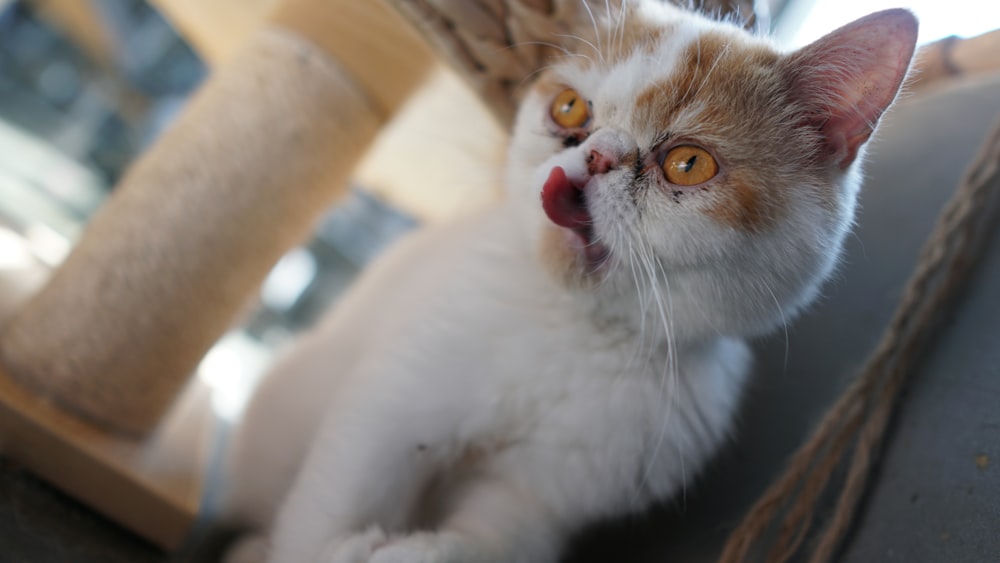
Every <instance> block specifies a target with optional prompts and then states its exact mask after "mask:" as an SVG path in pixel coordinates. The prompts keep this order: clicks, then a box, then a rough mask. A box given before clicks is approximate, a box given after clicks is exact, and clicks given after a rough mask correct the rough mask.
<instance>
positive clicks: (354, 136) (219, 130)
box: [0, 0, 430, 436]
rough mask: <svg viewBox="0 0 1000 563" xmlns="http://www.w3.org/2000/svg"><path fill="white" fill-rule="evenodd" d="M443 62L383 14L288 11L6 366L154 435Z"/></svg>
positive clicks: (217, 79)
mask: <svg viewBox="0 0 1000 563" xmlns="http://www.w3.org/2000/svg"><path fill="white" fill-rule="evenodd" d="M317 24H318V25H317ZM348 61H349V62H348ZM429 64H430V56H429V54H428V52H427V51H426V50H425V48H424V47H423V46H422V44H421V43H420V42H419V40H418V39H417V38H416V37H415V36H414V35H411V33H410V32H409V31H408V30H407V29H406V28H405V27H404V26H403V25H402V23H401V21H400V20H399V19H398V16H395V15H394V14H393V13H391V12H389V11H388V9H386V8H385V7H384V6H382V5H381V4H379V3H375V2H364V3H360V2H353V1H351V0H342V1H324V2H314V1H311V0H290V1H288V2H287V3H285V4H282V5H280V6H279V7H278V9H277V11H276V12H275V15H274V18H273V23H272V25H271V26H269V27H268V28H266V29H264V30H263V31H260V32H258V33H257V34H256V35H255V36H254V37H253V38H252V40H251V41H250V42H249V44H248V45H247V46H246V47H245V49H244V50H243V52H242V53H241V54H240V55H238V56H237V57H235V58H234V59H233V60H232V61H230V62H228V63H227V64H226V65H223V66H222V67H221V68H220V69H218V70H217V71H216V72H214V73H213V75H212V76H211V77H210V79H209V80H208V82H207V83H206V84H205V85H204V86H203V87H202V89H201V91H200V92H199V93H198V94H197V95H196V96H195V98H194V99H193V100H192V101H191V103H190V104H189V106H188V107H187V108H186V110H185V111H184V113H183V115H182V116H181V117H180V118H179V119H178V121H177V122H176V123H175V124H174V125H173V126H172V127H171V129H170V130H169V131H168V132H167V133H166V134H165V135H164V136H163V138H162V139H160V140H159V141H158V142H157V143H156V145H155V146H154V147H153V148H152V149H151V150H150V151H149V152H148V153H147V154H145V155H144V156H143V157H142V158H141V159H140V161H139V162H138V163H136V165H135V166H134V167H133V168H132V170H131V171H130V172H129V173H128V175H127V176H126V177H125V179H124V181H123V182H122V184H121V185H120V186H119V187H118V188H117V189H116V192H115V194H114V195H113V197H112V198H111V199H110V200H109V201H108V203H107V204H106V205H105V207H104V208H103V209H102V210H101V211H100V212H99V213H98V215H97V216H95V217H94V218H93V220H92V221H91V223H90V225H88V227H87V230H86V231H85V233H84V235H83V237H82V238H81V240H80V241H79V243H78V245H77V247H76V248H75V249H74V251H73V253H72V254H71V255H70V257H69V258H68V259H67V261H66V263H65V264H63V265H62V267H60V268H59V270H58V271H57V272H56V273H55V275H54V276H53V278H52V280H51V282H50V283H49V284H48V285H47V286H46V287H45V288H44V289H43V291H41V293H40V294H39V295H37V296H36V297H35V299H33V300H32V301H31V302H29V303H28V304H27V305H26V306H25V307H24V308H23V309H22V310H21V311H19V312H18V314H17V315H16V316H15V317H14V318H13V319H12V321H11V322H10V323H9V325H8V326H7V327H6V328H5V329H4V331H3V333H2V335H0V354H2V358H3V362H4V365H5V366H6V368H7V370H8V371H9V372H10V373H11V374H12V375H13V376H14V377H15V378H16V379H17V380H18V381H19V382H21V383H22V384H24V385H25V386H26V387H28V388H30V389H33V390H35V391H36V392H38V393H40V394H42V395H43V396H46V397H49V398H51V399H53V400H54V401H55V402H56V403H57V404H59V405H61V406H62V407H64V408H66V409H68V410H70V411H72V412H75V413H77V414H79V415H82V416H83V417H85V418H86V419H88V420H90V421H92V422H95V423H97V424H99V425H100V426H102V427H104V428H106V429H109V430H112V431H115V432H118V433H124V434H128V435H134V436H139V435H143V434H146V433H147V432H149V431H150V430H151V429H152V428H153V427H154V426H155V425H156V423H157V422H158V421H159V420H160V417H161V416H162V414H163V413H164V411H165V410H166V409H167V407H168V406H169V405H170V404H171V403H172V401H173V399H174V397H175V395H176V394H177V392H178V391H179V390H180V388H181V387H182V386H183V385H184V383H185V382H186V381H187V378H188V376H189V374H190V373H191V372H192V371H193V370H194V368H195V367H196V366H197V363H198V361H199V360H200V359H201V357H202V355H203V354H204V353H205V352H206V351H207V350H208V348H209V347H210V346H211V344H212V343H213V342H214V341H215V340H216V338H218V336H219V335H221V334H222V332H224V331H225V329H226V328H227V327H228V326H229V324H230V323H231V322H232V321H233V318H234V317H235V315H236V313H237V312H238V311H239V310H240V308H241V306H242V305H243V304H244V303H246V302H247V300H248V298H249V297H250V296H251V295H252V293H253V292H254V291H255V290H256V289H257V287H258V286H259V284H260V283H261V281H262V280H263V278H264V276H265V275H266V274H267V272H268V270H269V269H270V268H271V266H272V265H273V264H274V263H275V262H276V261H277V259H278V258H279V257H280V256H281V254H282V253H283V252H285V251H286V250H287V249H288V248H290V247H291V246H292V245H294V244H295V243H297V242H299V241H301V240H303V239H304V238H305V237H306V236H307V235H308V234H309V233H310V231H311V227H312V225H313V224H314V222H315V220H316V219H317V218H318V216H319V215H320V214H321V213H322V212H323V210H324V209H325V208H326V207H327V206H328V205H329V204H330V203H331V201H332V200H333V199H335V198H336V196H337V195H338V194H340V193H342V192H343V187H344V185H345V184H346V180H347V176H348V175H349V173H350V172H351V170H352V168H353V166H354V164H355V163H356V162H357V160H358V159H359V158H360V157H361V155H362V154H363V152H364V150H365V149H366V148H367V146H368V145H369V143H370V142H371V141H372V139H373V138H374V137H375V134H376V132H377V131H378V128H379V126H380V125H381V123H382V122H383V121H384V120H385V119H386V118H387V116H388V115H390V114H391V113H392V112H393V111H394V110H395V109H396V108H397V107H398V105H399V104H400V103H402V101H403V100H404V99H405V98H406V96H407V95H408V94H409V93H410V92H411V91H412V90H413V89H414V88H415V87H416V86H417V85H418V84H419V82H420V80H421V79H422V76H423V74H424V72H425V70H426V69H427V68H428V67H429ZM375 70H385V71H386V72H385V73H378V72H375Z"/></svg>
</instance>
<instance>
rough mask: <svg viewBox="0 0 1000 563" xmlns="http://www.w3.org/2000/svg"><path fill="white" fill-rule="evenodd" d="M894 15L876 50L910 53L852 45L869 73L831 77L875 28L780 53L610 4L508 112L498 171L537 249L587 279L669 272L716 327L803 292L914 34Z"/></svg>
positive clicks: (788, 306) (846, 215)
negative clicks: (592, 31) (871, 57)
mask: <svg viewBox="0 0 1000 563" xmlns="http://www.w3.org/2000/svg"><path fill="white" fill-rule="evenodd" d="M907 18H908V19H907ZM889 20H890V21H889V22H888V23H889V24H891V25H892V26H895V28H900V27H902V28H903V31H902V32H898V33H896V35H897V36H903V37H902V39H900V40H898V41H895V42H890V43H891V44H889V45H888V46H882V47H881V48H875V51H876V52H877V54H878V55H879V56H880V57H882V56H884V55H885V52H886V51H890V52H892V53H896V52H900V51H902V52H901V53H900V54H896V55H895V56H894V58H892V60H897V59H898V60H900V61H902V62H901V63H898V64H895V65H894V66H893V65H884V64H883V67H882V68H889V67H890V66H891V69H890V70H891V72H889V71H881V70H876V72H874V74H873V73H872V72H869V70H871V69H870V68H869V67H868V66H865V64H864V62H863V61H862V62H861V63H860V66H859V65H858V63H856V61H850V64H851V65H854V66H852V67H851V69H850V72H856V73H857V74H858V76H859V77H860V78H858V79H856V80H854V82H858V80H860V81H861V82H860V83H858V84H854V83H853V82H851V81H843V80H840V82H838V83H837V84H832V85H830V86H829V87H827V88H825V89H824V88H823V86H822V85H820V84H816V83H815V82H816V81H817V80H822V79H823V78H824V77H829V76H838V73H839V74H840V75H844V74H845V73H844V72H841V71H839V70H837V69H831V68H829V66H828V65H830V64H834V63H838V64H843V63H844V61H845V60H846V58H847V56H849V55H853V54H854V53H855V52H856V51H857V50H858V49H860V48H867V49H871V48H872V45H871V43H872V42H873V41H874V40H873V39H872V37H871V33H867V32H868V31H870V29H868V28H865V29H862V32H865V33H861V32H853V33H851V32H848V33H846V35H844V34H842V35H844V36H841V37H834V38H833V39H832V40H827V39H826V38H824V40H827V43H820V42H817V44H815V45H814V46H810V47H807V48H806V49H804V50H803V51H800V52H798V53H794V54H787V55H786V54H780V53H779V52H778V51H777V50H775V49H774V47H772V46H771V44H770V43H769V42H767V41H765V40H762V39H758V38H754V37H752V36H750V35H749V34H747V33H745V32H743V31H742V30H739V29H737V28H735V27H732V26H728V25H722V24H718V23H714V22H709V21H707V20H704V19H702V18H700V17H697V16H693V15H691V14H687V13H684V12H682V11H680V10H677V9H675V8H672V7H670V6H669V5H665V4H660V3H655V5H649V6H646V5H643V6H641V7H639V8H637V9H633V10H630V11H629V12H628V14H627V16H625V17H623V18H613V21H610V22H609V24H608V25H609V28H608V30H607V31H602V32H601V34H600V36H601V42H600V51H599V52H598V50H597V49H595V50H593V51H590V50H587V49H581V50H580V51H579V53H580V56H574V57H568V58H567V60H565V61H564V62H562V63H560V64H559V65H557V66H555V67H553V68H552V69H550V70H548V71H546V72H545V74H544V75H543V76H542V77H541V78H540V79H539V80H538V81H537V82H536V84H535V85H534V87H533V88H532V89H531V90H530V92H529V93H528V94H527V96H526V98H525V100H524V102H523V104H522V108H521V111H520V113H519V116H518V120H517V123H516V127H515V135H514V140H513V143H512V146H511V151H510V168H509V182H508V183H509V188H510V190H511V191H512V192H513V197H515V198H517V200H519V201H520V202H522V204H523V205H524V214H525V216H526V217H527V218H528V220H529V222H530V224H531V229H532V230H533V232H534V235H535V240H534V243H535V244H536V245H537V249H538V252H539V256H540V258H541V260H542V261H543V263H544V264H545V265H546V267H547V268H549V269H550V270H551V271H552V272H553V273H554V274H555V275H556V276H557V277H558V278H559V279H560V280H561V281H562V282H563V283H567V284H569V285H571V286H574V287H577V288H581V289H584V290H586V291H593V292H600V291H602V289H603V288H610V289H608V291H618V290H620V289H621V288H622V287H626V288H627V287H633V288H635V290H637V291H638V292H641V291H642V288H643V287H650V286H652V285H661V284H670V283H671V282H673V283H674V284H675V285H676V286H678V287H677V288H676V289H675V291H682V292H685V298H688V297H690V298H694V299H695V300H701V301H702V303H700V304H699V307H700V311H699V312H700V313H701V314H702V315H704V316H706V317H707V318H706V320H707V322H708V323H709V324H712V325H713V326H715V327H716V328H717V329H723V330H729V329H730V328H732V329H733V330H738V331H741V332H756V331H760V330H768V329H769V328H770V327H771V326H773V325H774V324H775V323H777V322H779V320H780V319H779V317H781V316H783V315H787V314H790V313H791V312H792V311H794V310H795V309H797V308H799V307H800V306H801V305H802V304H803V303H804V302H806V301H807V300H809V299H811V297H812V296H813V295H814V293H815V291H816V289H817V288H818V285H819V283H820V282H821V281H822V279H824V278H825V277H826V276H827V275H828V274H829V272H830V270H831V269H832V267H833V265H834V262H835V259H836V256H837V254H838V252H839V249H840V246H841V242H842V240H843V238H844V235H845V233H846V232H847V229H848V228H849V226H850V223H851V221H852V217H853V213H854V207H855V200H856V195H857V190H858V181H857V176H858V174H857V170H856V168H857V167H856V162H857V160H858V159H857V156H858V154H859V152H860V151H861V150H862V147H863V144H864V142H865V141H866V140H867V138H868V135H869V134H870V132H871V127H870V124H871V123H873V122H874V121H875V120H877V118H878V116H879V115H880V114H881V113H882V111H884V109H885V107H886V106H887V105H888V103H889V102H891V100H892V99H893V97H894V95H895V92H896V89H897V88H898V86H899V83H900V81H901V80H902V77H903V75H904V74H905V71H906V68H907V65H908V63H909V57H910V55H911V54H912V49H913V46H912V42H913V41H914V40H915V25H913V26H911V27H912V33H909V34H908V33H907V29H908V28H907V27H906V24H907V23H908V22H909V23H912V16H910V15H909V14H908V13H906V12H899V13H897V14H896V15H895V16H894V17H890V18H889ZM876 24H885V22H876ZM871 25H873V24H869V28H870V27H871ZM895 28H894V29H895ZM845 29H847V28H845ZM889 35H890V36H891V35H893V34H892V33H890V34H889ZM855 36H857V37H860V39H859V38H856V37H855ZM911 36H912V37H911ZM824 40H821V42H822V41H824ZM590 41H591V43H594V46H595V47H596V46H597V45H598V41H597V40H596V38H591V39H590ZM852 42H853V43H852ZM859 42H861V43H864V45H861V46H859V45H856V43H859ZM907 42H909V48H908V50H907V48H906V43H907ZM845 45H846V46H847V47H844V46H845ZM900 45H902V47H900ZM588 49H589V48H588ZM904 59H905V60H904ZM880 64H881V63H880ZM865 81H867V82H865ZM845 84H846V86H845ZM845 88H846V89H847V90H848V92H846V93H844V92H842V90H844V89H845ZM866 88H867V90H865V89H866ZM879 88H881V89H882V92H881V93H880V94H879V95H878V96H876V97H877V98H878V99H877V100H875V101H874V102H873V101H871V96H868V95H867V94H865V93H864V92H862V93H860V94H858V93H855V92H854V90H859V91H861V90H865V91H871V90H873V89H875V90H878V89H879ZM866 96H867V97H866ZM859 100H861V102H859ZM845 105H849V106H850V107H841V106H845ZM838 112H839V113H838ZM839 114H843V116H842V117H838V115H839ZM838 119H839V121H838ZM858 123H861V124H863V125H864V127H859V126H858ZM776 304H777V305H778V306H777V307H776V306H775V305H776ZM715 308H718V309H719V311H715V310H714V309H715ZM781 310H784V312H782V311H781Z"/></svg>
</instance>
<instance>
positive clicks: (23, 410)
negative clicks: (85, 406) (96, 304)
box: [0, 371, 202, 550]
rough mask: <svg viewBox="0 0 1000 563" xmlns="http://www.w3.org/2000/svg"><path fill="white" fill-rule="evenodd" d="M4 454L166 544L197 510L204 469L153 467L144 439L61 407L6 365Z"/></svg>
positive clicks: (0, 387)
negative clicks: (146, 460)
mask: <svg viewBox="0 0 1000 563" xmlns="http://www.w3.org/2000/svg"><path fill="white" fill-rule="evenodd" d="M0 453H2V454H3V455H4V456H6V457H9V458H11V459H13V460H14V461H16V462H18V463H20V464H22V465H24V466H25V467H27V468H28V469H30V470H32V471H34V472H35V473H36V474H38V475H39V476H40V477H42V478H44V479H45V480H46V481H48V482H49V483H50V484H52V485H53V486H55V487H57V488H59V489H61V490H62V491H64V492H65V493H67V494H68V495H70V496H72V497H74V498H76V499H78V500H80V501H81V502H83V503H85V504H87V505H88V506H90V507H91V508H93V509H94V510H96V511H97V512H99V513H101V514H103V515H105V516H107V517H108V518H110V519H111V520H114V521H115V522H117V523H118V524H120V525H122V526H123V527H125V528H127V529H129V530H131V531H132V532H135V533H136V534H138V535H139V536H141V537H143V538H145V539H147V540H149V541H150V542H152V543H154V544H156V545H158V546H160V547H162V548H164V549H168V550H171V549H175V548H177V547H178V546H180V545H181V543H182V542H183V541H184V539H185V538H186V537H187V535H188V533H189V531H190V530H191V528H192V526H193V524H194V522H195V518H196V516H197V513H198V508H199V503H200V498H201V490H202V483H201V481H200V477H199V476H197V475H189V476H186V477H176V476H164V475H157V474H154V473H153V472H152V471H151V470H150V469H148V468H145V467H143V466H142V461H141V454H142V453H143V448H142V445H141V444H139V443H136V442H131V441H128V440H126V439H122V438H118V437H115V436H111V435H109V434H106V433H104V432H102V431H99V430H97V429H95V428H94V427H91V426H89V425H87V424H85V423H84V422H82V421H80V420H78V419H77V418H75V417H73V416H71V415H68V414H66V413H64V412H62V411H60V410H59V409H58V408H56V407H55V406H53V405H52V404H49V403H48V402H47V401H45V400H43V399H40V398H39V397H37V396H35V395H34V394H32V393H30V392H28V391H26V390H25V389H23V388H22V387H21V386H20V385H19V384H17V383H16V382H15V381H13V380H12V379H11V378H10V377H9V376H8V375H7V374H6V373H4V372H2V371H0Z"/></svg>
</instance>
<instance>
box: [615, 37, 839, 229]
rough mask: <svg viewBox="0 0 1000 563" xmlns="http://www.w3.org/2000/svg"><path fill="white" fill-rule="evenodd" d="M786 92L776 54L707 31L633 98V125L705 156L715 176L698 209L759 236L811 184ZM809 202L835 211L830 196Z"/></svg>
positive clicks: (811, 139) (810, 144)
mask: <svg viewBox="0 0 1000 563" xmlns="http://www.w3.org/2000/svg"><path fill="white" fill-rule="evenodd" d="M788 89H789V84H788V81H787V80H786V78H785V76H784V74H783V72H782V69H781V66H780V64H779V55H777V54H776V53H774V52H773V51H771V50H770V49H769V48H767V47H765V46H760V45H756V44H752V43H747V42H744V41H742V40H741V39H740V38H734V37H732V36H729V35H727V34H725V33H720V32H706V33H703V34H702V35H701V36H700V40H699V41H698V42H696V43H693V44H691V45H689V46H688V47H687V48H686V49H685V50H684V52H683V53H682V54H681V55H680V56H679V58H678V62H677V66H676V69H675V71H674V73H673V74H672V75H671V76H670V77H669V78H668V79H666V80H662V81H660V82H657V83H654V84H651V85H650V86H648V87H647V88H646V89H644V90H643V91H642V92H640V93H639V95H638V96H637V97H636V101H635V104H636V107H635V109H636V111H635V113H634V115H635V121H634V126H635V127H637V128H641V127H654V128H657V129H658V130H659V131H662V132H665V133H668V134H670V138H671V139H676V140H678V141H680V142H691V143H693V144H698V145H701V146H703V147H704V148H706V149H707V150H709V151H710V152H712V153H713V154H714V155H715V156H716V158H717V159H718V160H719V165H720V173H719V176H718V177H717V179H716V180H715V181H713V182H712V183H711V184H710V185H709V186H708V191H709V192H710V197H707V198H706V199H705V200H704V201H705V202H706V203H705V205H701V206H699V209H701V211H702V212H703V213H705V215H707V216H708V217H711V218H712V219H713V220H715V221H717V222H719V223H722V224H724V225H727V226H730V227H732V228H735V229H739V230H743V231H749V232H755V231H760V230H763V229H766V228H767V227H768V226H769V225H771V224H773V222H774V221H775V220H776V219H777V218H779V217H780V216H781V214H782V213H783V212H784V211H785V209H786V208H787V205H788V202H789V192H788V190H790V189H795V188H797V187H798V186H800V185H806V184H810V183H814V182H809V179H810V178H812V177H814V174H815V171H810V170H808V168H809V165H810V162H811V160H812V154H813V153H814V152H815V151H816V147H817V141H818V139H817V138H816V134H815V132H814V131H810V130H808V129H807V128H804V127H802V126H801V123H800V122H799V120H797V119H796V118H795V117H794V116H795V113H794V112H795V107H794V104H793V103H792V100H791V98H790V94H789V92H788ZM668 142H669V141H668ZM764 167H766V169H765V168H764ZM804 169H806V170H805V171H804ZM761 172H766V174H762V173H761ZM764 177H768V178H772V179H774V181H772V182H766V181H764V180H763V178H764ZM815 197H816V199H818V200H820V201H821V202H823V203H824V204H830V205H834V204H835V203H834V202H835V198H836V197H837V194H835V193H832V192H827V193H819V194H815Z"/></svg>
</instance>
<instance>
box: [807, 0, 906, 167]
mask: <svg viewBox="0 0 1000 563" xmlns="http://www.w3.org/2000/svg"><path fill="white" fill-rule="evenodd" d="M916 42H917V20H916V18H915V17H913V14H911V13H910V12H909V11H907V10H902V9H894V10H885V11H883V12H876V13H874V14H871V15H869V16H866V17H863V18H861V19H859V20H856V21H854V22H851V23H849V24H847V25H845V26H844V27H841V28H840V29H837V30H836V31H833V32H832V33H830V34H828V35H826V36H824V37H822V38H821V39H819V40H818V41H816V42H815V43H812V44H811V45H808V46H806V47H804V48H802V49H801V50H799V51H798V52H796V53H794V54H793V55H792V56H791V58H790V59H789V64H790V65H791V66H790V69H789V70H790V75H791V77H792V82H793V88H794V92H795V94H796V95H797V96H798V97H799V99H800V100H802V101H803V102H805V104H806V106H807V107H809V108H811V111H812V112H814V116H815V120H813V122H816V121H819V122H821V123H822V124H823V125H822V130H823V133H824V136H825V138H826V144H827V149H828V154H827V156H828V157H829V158H830V159H831V161H833V162H835V163H836V164H837V165H838V166H840V167H841V168H847V167H848V166H849V165H850V164H851V163H852V162H854V160H855V158H857V155H858V149H859V148H861V145H862V144H864V143H865V141H867V140H868V138H869V137H870V136H871V134H872V131H874V128H875V124H876V123H877V122H878V119H879V117H880V116H881V115H882V113H883V112H885V110H886V108H888V107H889V104H891V103H892V101H893V100H894V99H895V97H896V94H897V93H898V92H899V87H900V85H901V84H902V83H903V79H904V78H905V77H906V71H907V69H908V68H909V67H910V61H911V59H912V58H913V51H914V49H915V47H916Z"/></svg>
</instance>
